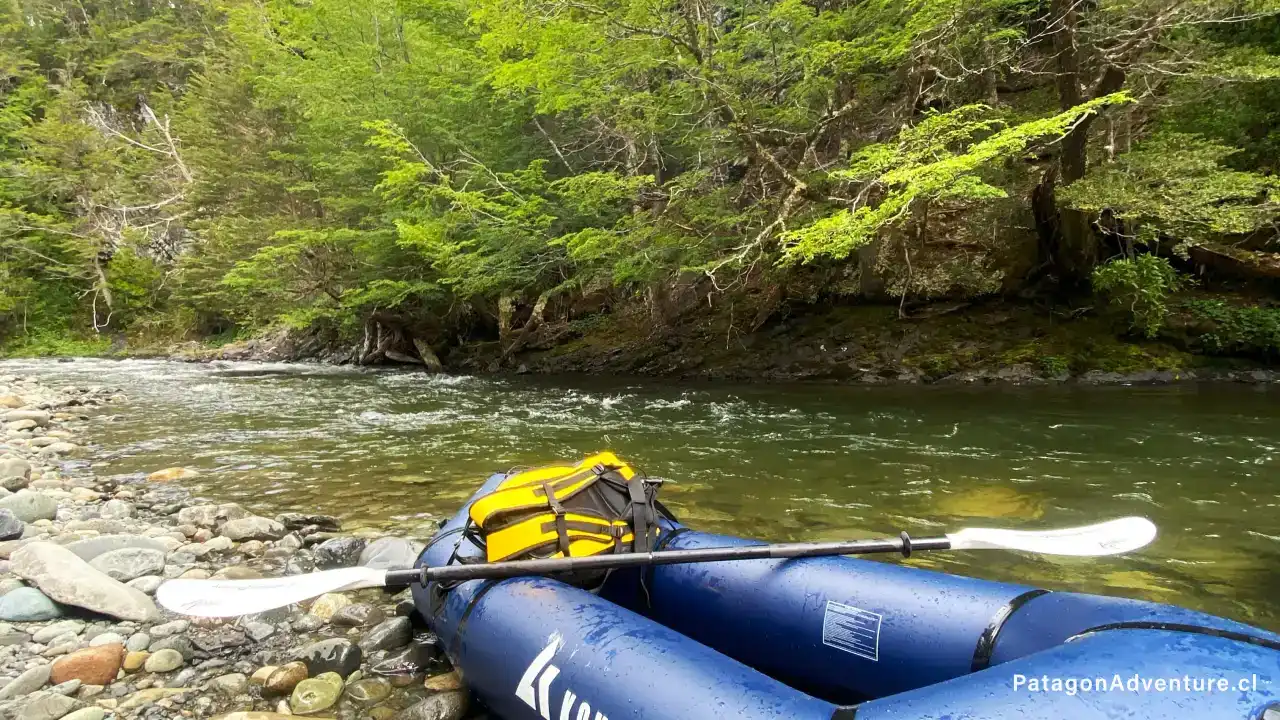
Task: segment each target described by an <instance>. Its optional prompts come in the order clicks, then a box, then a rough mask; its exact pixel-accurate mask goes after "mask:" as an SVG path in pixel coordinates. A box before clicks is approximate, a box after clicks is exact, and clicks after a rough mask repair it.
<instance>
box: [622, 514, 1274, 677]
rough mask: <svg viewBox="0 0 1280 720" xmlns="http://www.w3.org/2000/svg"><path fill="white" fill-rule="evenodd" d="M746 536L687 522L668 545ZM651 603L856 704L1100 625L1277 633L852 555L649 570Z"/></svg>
mask: <svg viewBox="0 0 1280 720" xmlns="http://www.w3.org/2000/svg"><path fill="white" fill-rule="evenodd" d="M749 542H751V541H747V540H742V539H740V538H734V537H728V536H723V535H711V534H707V533H700V532H696V531H692V530H679V531H676V532H672V533H669V534H668V536H667V539H666V542H665V543H664V547H665V548H666V549H685V548H699V547H716V546H724V545H741V544H746V543H749ZM646 585H647V586H648V595H647V597H646V596H640V597H637V598H636V599H635V600H634V601H633V602H635V603H636V604H637V607H638V608H643V607H644V606H645V605H646V604H647V606H648V610H647V612H646V614H647V615H648V616H649V617H652V618H653V619H655V620H657V621H658V622H660V623H662V624H663V625H667V626H668V627H671V628H673V629H676V630H678V631H680V632H682V633H684V634H686V635H688V636H689V637H691V638H694V639H695V640H698V641H699V642H702V643H704V644H706V645H709V646H711V647H713V648H716V649H717V650H720V651H721V652H723V653H725V654H726V655H729V656H730V657H733V658H735V659H738V660H741V661H742V662H744V663H746V664H747V665H750V666H751V667H754V668H756V669H758V670H761V671H762V672H765V673H766V674H769V675H771V676H773V677H777V678H779V679H782V680H783V681H784V682H787V683H788V684H791V685H793V686H795V687H800V688H804V689H806V690H810V691H812V692H814V693H816V694H818V695H820V696H822V697H826V698H831V699H834V700H836V701H839V702H854V701H857V700H863V699H867V698H877V697H884V696H886V695H892V694H895V693H900V692H904V691H907V690H912V689H915V688H919V687H924V686H926V685H932V684H934V683H939V682H942V681H944V680H950V679H952V678H957V677H960V676H963V675H967V674H969V673H971V672H975V671H978V670H982V669H984V668H987V667H989V666H992V665H996V664H1000V663H1004V662H1008V661H1010V660H1014V659H1017V658H1020V657H1024V656H1027V655H1030V654H1032V653H1035V652H1038V651H1041V650H1045V649H1048V648H1052V647H1055V646H1057V645H1060V644H1061V643H1063V642H1065V641H1066V640H1068V639H1069V638H1071V637H1074V636H1076V635H1079V634H1081V633H1085V632H1088V631H1091V630H1096V629H1099V628H1113V627H1144V626H1150V625H1160V624H1166V625H1171V626H1186V627H1202V628H1206V629H1209V630H1211V631H1222V632H1227V633H1236V634H1239V635H1242V636H1249V637H1254V638H1261V639H1266V640H1270V641H1276V642H1280V636H1277V635H1276V634H1274V633H1268V632H1265V631H1263V630H1259V629H1257V628H1253V627H1250V626H1248V625H1244V624H1243V623H1237V622H1233V621H1231V620H1225V619H1223V618H1219V617H1215V616H1212V615H1207V614H1205V613H1199V612H1195V611H1192V610H1186V609H1183V608H1177V607H1172V606H1168V605H1160V604H1157V603H1150V602H1143V601H1139V600H1127V599H1122V598H1109V597H1102V596H1097V595H1085V594H1080V593H1056V592H1055V593H1050V592H1048V591H1046V590H1042V589H1038V588H1033V587H1029V586H1025V585H1013V584H1009V583H999V582H991V581H987V580H979V579H976V578H969V577H962V576H957V575H949V574H946V573H939V572H933V571H930V570H922V569H919V568H913V567H909V566H906V565H900V564H894V563H888V562H878V561H873V560H860V559H856V558H845V557H837V558H807V559H800V560H746V561H735V562H722V563H706V564H699V565H667V566H662V567H657V568H653V569H652V570H651V572H650V573H649V575H648V580H647V582H646Z"/></svg>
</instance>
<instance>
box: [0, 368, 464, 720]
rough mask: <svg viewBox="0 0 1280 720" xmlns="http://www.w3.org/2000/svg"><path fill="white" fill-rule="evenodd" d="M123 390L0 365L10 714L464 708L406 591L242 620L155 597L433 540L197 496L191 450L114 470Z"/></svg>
mask: <svg viewBox="0 0 1280 720" xmlns="http://www.w3.org/2000/svg"><path fill="white" fill-rule="evenodd" d="M116 397H117V395H116V393H114V392H113V391H112V390H111V389H109V388H101V387H90V388H51V387H47V386H45V385H42V384H40V383H38V382H36V381H35V380H32V379H26V378H18V377H13V376H8V377H0V422H2V423H3V441H2V442H0V488H2V489H0V720H112V719H119V720H123V719H126V718H145V719H147V720H161V719H168V718H209V717H213V718H218V719H219V720H280V719H281V718H287V717H292V716H295V715H301V716H306V717H311V718H336V719H339V720H357V719H363V718H370V719H372V720H397V719H398V720H458V719H459V718H461V717H463V716H464V715H466V713H467V711H468V706H469V702H468V694H467V692H466V691H465V689H464V688H463V685H462V683H461V680H460V678H459V677H458V675H457V674H456V673H454V672H451V671H450V670H449V668H448V666H447V661H446V660H445V659H444V657H443V654H442V653H441V651H440V647H439V642H438V640H437V639H436V638H435V637H434V636H433V635H431V634H430V633H428V632H426V631H425V630H423V629H421V628H418V627H415V626H414V624H413V622H412V621H411V618H410V613H411V611H412V608H413V605H412V603H411V602H410V601H409V600H408V597H407V593H402V594H400V595H390V594H388V593H385V592H383V591H380V590H369V591H363V592H358V593H345V594H330V595H325V596H322V597H320V598H318V599H316V600H315V601H314V602H312V603H310V604H308V605H307V606H306V607H300V606H296V605H295V606H290V607H287V608H283V609H280V610H277V611H271V612H267V613H262V614H259V615H255V616H245V617H241V618H235V619H231V620H226V621H223V620H206V619H195V618H186V617H181V616H178V615H174V614H173V613H170V612H168V611H166V610H164V609H163V608H160V607H159V606H157V604H156V603H155V601H154V599H153V596H154V594H155V591H156V589H157V588H158V587H159V586H160V584H161V583H163V582H164V581H165V580H166V579H169V578H179V577H182V578H208V577H215V578H257V577H270V576H280V575H288V574H298V573H304V572H310V571H312V570H314V569H318V568H319V569H323V568H332V567H341V566H347V565H357V564H359V565H366V566H370V567H393V566H403V565H406V564H409V563H411V562H412V561H413V559H414V558H415V557H416V554H417V552H418V551H419V549H420V547H421V545H420V544H418V543H416V542H414V541H412V540H408V539H405V538H398V537H384V538H377V539H373V540H372V541H370V540H368V539H365V538H358V537H348V536H344V535H342V534H341V532H340V530H341V528H340V526H339V523H338V521H337V520H335V519H334V518H330V517H326V516H320V515H303V514H286V515H280V516H277V517H274V518H266V517H258V516H255V515H253V514H252V513H251V512H250V511H248V510H246V509H245V508H243V507H241V506H239V505H235V504H228V503H216V502H211V501H208V500H205V499H202V498H198V497H194V496H192V494H191V493H190V492H189V491H188V490H186V489H185V488H184V487H183V485H182V482H183V480H185V479H188V478H190V477H192V476H193V475H194V474H195V473H194V472H193V471H190V470H186V469H183V468H167V469H163V470H158V471H156V472H153V473H151V474H149V475H147V476H123V477H110V478H99V477H96V476H94V475H93V474H92V472H91V470H90V467H89V464H88V463H86V462H84V459H83V458H84V456H85V455H87V454H88V453H87V450H86V449H85V448H84V447H83V446H82V443H83V442H84V440H85V438H84V437H83V435H82V433H83V430H84V427H85V421H86V420H88V419H89V417H90V416H91V414H93V413H96V412H100V411H101V410H100V409H99V408H102V407H106V406H109V404H110V403H111V401H112V400H113V399H114V398H116Z"/></svg>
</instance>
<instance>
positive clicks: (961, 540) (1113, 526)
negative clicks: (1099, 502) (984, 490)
mask: <svg viewBox="0 0 1280 720" xmlns="http://www.w3.org/2000/svg"><path fill="white" fill-rule="evenodd" d="M1155 537H1156V526H1155V524H1154V523H1152V522H1151V521H1150V520H1148V519H1146V518H1142V517H1127V518H1120V519H1119V520H1111V521H1108V522H1104V523H1098V524H1097V525H1086V526H1084V527H1078V528H1066V529H1064V530H1043V531H1036V530H994V529H989V528H966V529H964V530H961V531H959V532H956V533H951V534H949V535H947V539H948V540H950V541H951V549H952V550H1021V551H1023V552H1030V553H1040V554H1042V555H1075V556H1078V557H1095V556H1099V555H1120V554H1122V553H1127V552H1132V551H1134V550H1137V549H1138V548H1140V547H1145V546H1147V545H1148V544H1150V543H1151V541H1152V540H1154V539H1155Z"/></svg>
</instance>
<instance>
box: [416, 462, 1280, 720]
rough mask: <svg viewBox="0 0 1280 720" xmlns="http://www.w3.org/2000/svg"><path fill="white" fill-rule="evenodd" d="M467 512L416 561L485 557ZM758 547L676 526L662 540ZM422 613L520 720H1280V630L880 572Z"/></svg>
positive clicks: (1144, 605)
mask: <svg viewBox="0 0 1280 720" xmlns="http://www.w3.org/2000/svg"><path fill="white" fill-rule="evenodd" d="M503 477H504V476H501V475H496V476H494V477H492V478H490V479H489V481H488V482H486V483H485V484H484V485H483V486H482V487H481V488H480V490H479V491H478V492H477V496H478V495H480V494H483V493H485V492H488V491H489V490H490V489H492V488H493V487H494V486H496V485H497V483H499V482H501V480H502V478H503ZM473 499H474V498H473ZM466 510H467V507H465V506H464V508H463V509H462V510H461V511H460V512H459V513H458V515H456V516H455V517H454V518H453V519H452V520H450V521H449V522H448V523H446V524H445V525H444V526H442V528H441V529H440V532H439V533H438V534H437V536H436V537H435V538H434V539H433V540H432V542H431V543H430V544H429V545H428V547H427V549H426V550H425V551H424V552H423V554H422V556H421V557H420V559H419V565H423V564H426V565H430V566H438V565H444V564H447V563H451V562H458V561H459V560H461V559H465V558H468V557H477V556H481V555H482V553H481V551H480V550H479V549H478V548H476V547H474V546H472V545H471V544H470V543H469V542H468V541H466V540H465V539H464V536H463V534H462V532H461V530H462V528H463V525H464V523H465V518H466V515H467V513H466ZM751 542H752V541H749V540H743V539H740V538H733V537H726V536H721V535H710V534H706V533H701V532H697V531H695V530H692V529H689V528H685V527H683V526H680V525H671V526H669V527H666V528H665V529H664V532H663V534H662V537H661V543H662V549H684V548H699V547H723V546H728V545H737V544H748V543H751ZM414 600H415V603H416V605H417V607H418V609H419V611H420V612H421V613H422V614H423V616H424V617H426V619H427V621H428V623H429V624H430V625H431V627H432V629H433V630H434V631H435V632H436V634H438V635H439V636H440V639H441V641H442V642H443V644H444V647H445V648H446V651H447V653H448V655H449V657H450V659H451V660H452V661H453V663H454V665H455V666H456V667H457V668H458V669H460V670H461V672H462V673H463V676H464V678H465V680H466V683H467V685H468V686H470V687H471V689H472V690H473V691H474V692H475V694H476V695H477V696H478V697H479V699H480V700H481V701H483V702H484V703H485V705H487V706H488V707H489V708H490V709H491V710H492V711H493V712H494V713H496V714H497V715H498V716H500V717H502V718H505V719H506V720H626V719H635V720H639V719H641V718H643V719H644V720H704V719H706V718H734V719H735V720H781V719H783V718H789V719H790V718H794V719H796V720H854V719H855V718H856V720H882V719H883V720H889V719H893V720H917V719H924V718H936V719H938V720H942V719H954V720H960V719H966V720H987V719H991V720H995V719H997V718H1026V719H1034V718H1046V719H1048V718H1053V719H1054V720H1064V719H1074V718H1080V719H1081V720H1092V719H1097V720H1102V719H1104V718H1106V719H1108V720H1111V719H1114V718H1196V719H1200V718H1207V719H1211V718H1231V719H1236V720H1262V719H1263V718H1264V717H1265V720H1280V636H1278V635H1276V634H1274V633H1271V632H1267V631H1264V630H1260V629H1258V628H1254V627H1251V626H1248V625H1244V624H1242V623H1238V622H1233V621H1231V620H1226V619H1223V618H1219V617H1215V616H1212V615H1207V614H1204V613H1199V612H1193V611H1191V610H1186V609H1182V608H1177V607H1172V606H1169V605H1161V604H1157V603H1150V602H1143V601H1138V600H1126V599H1120V598H1111V597H1102V596H1097V595H1085V594H1078V593H1069V592H1050V591H1046V590H1042V589H1038V588H1033V587H1029V586H1024V585H1014V584H1009V583H1000V582H990V581H986V580H978V579H975V578H968V577H960V576H955V575H948V574H944V573H938V572H933V571H928V570H921V569H916V568H911V567H907V566H903V565H896V564H891V563H884V562H875V561H870V560H859V559H853V558H844V557H836V558H809V559H799V560H742V561H732V562H719V563H705V564H690V565H668V566H661V567H654V568H649V569H647V570H645V571H644V574H643V575H642V574H641V573H639V572H627V573H624V572H617V573H615V574H614V575H613V576H611V578H610V580H609V582H608V583H607V584H606V586H605V587H604V588H603V589H602V590H601V591H600V592H599V593H596V594H593V593H590V592H587V591H584V590H581V589H578V588H575V587H571V586H569V585H566V584H563V583H560V582H557V581H555V580H551V579H547V578H535V577H526V578H513V579H506V580H495V581H480V580H477V581H471V582H466V583H462V584H460V585H456V586H451V587H447V588H446V587H441V586H439V585H436V584H430V585H428V586H426V587H415V588H414ZM1273 705H1274V706H1275V708H1274V709H1271V708H1272V707H1273Z"/></svg>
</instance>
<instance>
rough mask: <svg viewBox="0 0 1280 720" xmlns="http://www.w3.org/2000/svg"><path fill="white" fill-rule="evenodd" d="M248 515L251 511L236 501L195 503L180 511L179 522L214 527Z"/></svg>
mask: <svg viewBox="0 0 1280 720" xmlns="http://www.w3.org/2000/svg"><path fill="white" fill-rule="evenodd" d="M246 517H249V511H248V510H245V509H244V508H242V507H240V506H239V505H236V504H235V503H222V504H221V505H193V506H192V507H187V508H183V509H181V510H179V511H178V523H179V524H182V525H194V526H196V527H203V528H214V527H217V526H218V525H219V524H220V523H223V522H227V521H229V520H239V519H240V518H246Z"/></svg>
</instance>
